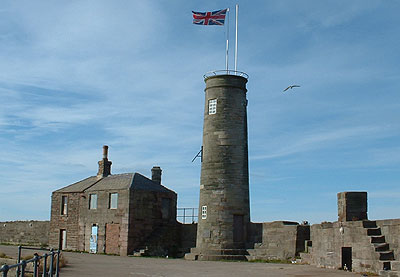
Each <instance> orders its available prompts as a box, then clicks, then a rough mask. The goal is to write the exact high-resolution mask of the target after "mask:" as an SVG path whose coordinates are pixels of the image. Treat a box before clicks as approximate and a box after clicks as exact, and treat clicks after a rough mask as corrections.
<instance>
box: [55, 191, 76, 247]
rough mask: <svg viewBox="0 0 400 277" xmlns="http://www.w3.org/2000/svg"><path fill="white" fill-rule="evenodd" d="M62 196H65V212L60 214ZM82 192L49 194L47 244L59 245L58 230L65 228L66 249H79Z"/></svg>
mask: <svg viewBox="0 0 400 277" xmlns="http://www.w3.org/2000/svg"><path fill="white" fill-rule="evenodd" d="M62 196H66V197H67V203H68V204H67V213H66V214H65V215H62V214H61V199H62ZM82 198H83V194H82V193H79V192H78V193H74V192H71V193H61V192H53V194H52V196H51V219H50V234H49V245H50V247H53V248H57V249H58V248H59V247H60V230H66V232H67V239H66V249H69V250H80V249H79V239H80V237H79V236H78V233H79V224H78V220H79V207H80V203H81V201H82V200H81V199H82Z"/></svg>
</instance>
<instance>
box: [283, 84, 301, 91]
mask: <svg viewBox="0 0 400 277" xmlns="http://www.w3.org/2000/svg"><path fill="white" fill-rule="evenodd" d="M299 87H300V86H299V85H291V86H288V87H287V88H285V89H284V90H283V92H285V91H287V90H288V89H292V88H299Z"/></svg>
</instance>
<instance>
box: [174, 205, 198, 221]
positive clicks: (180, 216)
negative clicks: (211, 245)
mask: <svg viewBox="0 0 400 277" xmlns="http://www.w3.org/2000/svg"><path fill="white" fill-rule="evenodd" d="M176 210H177V213H176V219H177V220H178V221H179V222H181V223H183V224H191V223H197V219H198V210H199V209H198V208H177V209H176Z"/></svg>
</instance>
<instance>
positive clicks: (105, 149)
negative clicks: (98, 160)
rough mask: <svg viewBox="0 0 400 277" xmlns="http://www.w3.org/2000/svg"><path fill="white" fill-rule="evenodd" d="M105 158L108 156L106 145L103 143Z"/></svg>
mask: <svg viewBox="0 0 400 277" xmlns="http://www.w3.org/2000/svg"><path fill="white" fill-rule="evenodd" d="M107 158H108V146H107V145H103V159H107Z"/></svg>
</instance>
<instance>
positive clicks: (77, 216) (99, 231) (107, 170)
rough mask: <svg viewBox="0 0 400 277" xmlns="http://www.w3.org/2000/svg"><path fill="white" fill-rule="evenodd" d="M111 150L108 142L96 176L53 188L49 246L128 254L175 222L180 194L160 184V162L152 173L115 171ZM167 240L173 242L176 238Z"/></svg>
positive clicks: (162, 245) (144, 244) (175, 223)
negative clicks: (147, 174) (150, 176)
mask: <svg viewBox="0 0 400 277" xmlns="http://www.w3.org/2000/svg"><path fill="white" fill-rule="evenodd" d="M107 155H108V147H107V146H104V147H103V159H102V160H101V161H99V170H98V173H97V176H91V177H88V178H86V179H84V180H81V181H79V182H76V183H74V184H72V185H69V186H67V187H64V188H61V189H59V190H56V191H54V192H53V193H52V201H51V219H50V232H49V245H50V247H54V248H60V249H68V250H75V251H87V252H91V253H107V254H119V255H128V254H132V253H133V252H134V251H135V250H137V249H140V248H144V247H145V246H146V243H147V242H148V241H149V240H151V238H152V237H154V236H155V235H157V236H159V233H160V230H171V228H176V225H177V222H176V203H177V194H176V193H175V192H173V191H172V190H169V189H167V188H166V187H164V186H163V185H161V168H160V167H153V168H152V170H151V171H152V178H151V179H149V178H147V177H145V176H143V175H141V174H140V173H125V174H115V175H112V174H111V161H109V160H108V157H107ZM158 241H160V239H158ZM161 241H162V240H161ZM168 241H169V243H170V244H173V243H174V238H171V239H169V240H168ZM167 244H168V243H165V244H162V243H161V247H164V248H168V247H170V245H167ZM166 251H167V250H166Z"/></svg>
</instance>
